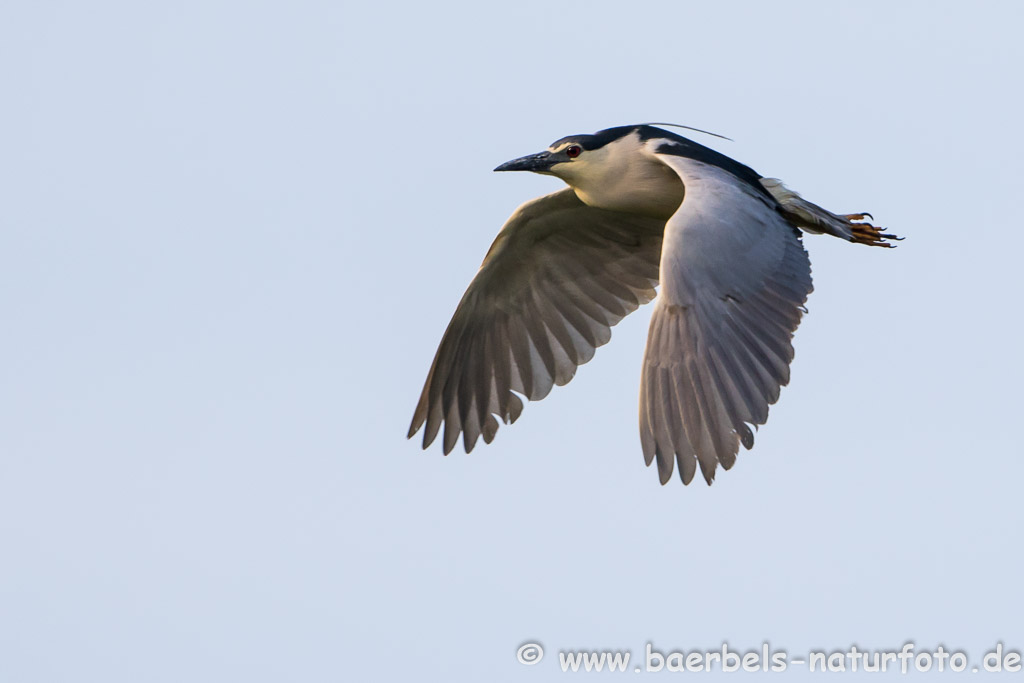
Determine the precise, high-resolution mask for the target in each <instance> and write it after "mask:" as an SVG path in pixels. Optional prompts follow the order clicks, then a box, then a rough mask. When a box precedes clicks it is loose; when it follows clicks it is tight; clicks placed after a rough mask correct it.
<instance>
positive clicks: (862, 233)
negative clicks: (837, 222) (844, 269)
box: [843, 213, 903, 249]
mask: <svg viewBox="0 0 1024 683" xmlns="http://www.w3.org/2000/svg"><path fill="white" fill-rule="evenodd" d="M843 218H845V219H846V221H847V222H848V223H849V224H850V230H851V231H852V232H853V241H854V242H857V243H858V244H866V245H868V246H871V247H886V248H888V249H892V248H894V247H895V246H896V245H895V244H889V243H888V242H886V240H894V241H896V242H899V241H901V240H902V239H903V238H902V237H898V236H896V235H894V234H891V233H887V232H882V228H879V227H876V226H874V225H871V224H870V223H855V222H854V221H861V220H864V219H865V218H871V220H874V216H872V215H871V214H869V213H851V214H847V215H845V216H843Z"/></svg>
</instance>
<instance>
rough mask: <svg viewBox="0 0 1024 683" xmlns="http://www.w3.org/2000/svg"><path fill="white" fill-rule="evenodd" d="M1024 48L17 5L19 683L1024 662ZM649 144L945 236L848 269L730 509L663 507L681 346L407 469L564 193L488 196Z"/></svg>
mask: <svg viewBox="0 0 1024 683" xmlns="http://www.w3.org/2000/svg"><path fill="white" fill-rule="evenodd" d="M1022 23H1024V12H1022V11H1021V9H1020V5H1019V4H1018V3H1013V2H1005V3H997V2H987V3H986V2H979V3H961V2H957V3H939V2H877V3H871V2H860V1H858V2H836V3H822V2H735V3H717V2H663V3H646V2H621V3H598V2H593V3H584V2H573V3H559V2H515V3H511V2H509V3H500V4H495V3H466V4H461V5H460V4H433V3H406V4H401V3H397V4H395V3H387V2H376V3H365V4H356V3H350V2H344V1H343V2H340V3H338V2H288V3H286V2H280V3H267V2H223V1H218V0H214V1H210V0H204V1H203V2H175V3H137V2H121V3H117V2H106V1H99V2H89V3H76V2H63V3H62V2H13V1H9V2H4V3H3V4H2V5H0V86H2V93H3V106H2V108H0V238H2V247H0V311H2V316H3V331H2V333H0V357H2V359H3V362H2V364H0V681H2V682H3V683H28V682H35V681H40V682H57V681H68V682H71V681H97V682H100V681H102V682H105V683H120V682H124V683H129V682H130V683H139V682H143V681H145V682H148V681H161V682H162V681H167V682H176V683H177V682H180V681H193V682H195V681H218V682H220V681H247V682H255V681H303V682H314V681H364V680H381V681H392V680H394V681H409V680H450V681H484V680H516V681H518V680H523V681H546V680H552V679H560V678H561V677H562V676H563V674H561V673H560V672H559V671H558V668H557V666H556V663H555V660H556V659H557V657H556V656H555V653H556V652H557V651H558V650H564V649H571V648H585V649H599V648H615V649H630V650H632V651H633V652H634V653H635V654H639V653H642V651H643V648H644V645H645V643H647V642H653V643H654V646H655V647H656V648H658V649H660V650H679V649H683V650H687V651H688V650H691V649H695V648H707V647H710V648H717V647H720V646H721V643H722V642H723V641H727V642H728V643H729V644H730V646H731V647H732V648H733V649H738V650H746V649H752V648H759V647H760V644H761V643H762V642H763V641H769V642H770V643H771V646H772V647H773V648H775V649H785V650H787V651H788V652H789V653H790V655H791V656H792V657H796V656H799V655H800V654H801V653H802V652H803V651H806V650H808V649H812V648H814V649H825V650H832V649H837V648H841V649H847V648H848V647H849V645H851V644H853V643H856V644H857V645H858V646H860V647H862V648H864V647H866V648H882V649H898V648H899V647H900V646H901V645H902V644H903V643H904V642H905V641H907V640H912V641H914V642H915V643H916V644H917V646H918V648H919V649H924V648H929V649H930V648H933V647H935V645H937V644H940V643H941V644H943V645H945V646H946V647H947V649H963V650H964V651H966V652H967V653H968V654H969V655H970V656H971V658H972V664H977V663H978V660H980V658H981V656H982V655H983V654H984V652H985V651H986V650H988V649H989V648H991V647H993V646H994V645H995V644H996V643H997V642H999V641H1003V642H1005V643H1006V644H1007V646H1008V647H1014V648H1017V649H1020V648H1021V647H1024V628H1022V620H1021V614H1022V613H1024V596H1022V593H1021V578H1020V577H1021V576H1022V575H1024V559H1022V554H1021V548H1020V545H1021V527H1022V523H1024V512H1022V510H1024V507H1022V504H1021V491H1022V489H1021V481H1022V477H1024V462H1022V456H1024V452H1022V450H1024V449H1022V447H1021V433H1020V429H1021V425H1020V412H1021V404H1022V400H1021V384H1022V381H1024V363H1022V360H1021V336H1022V327H1021V323H1020V319H1019V316H1020V312H1021V293H1022V283H1024V276H1022V263H1021V250H1022V248H1024V236H1022V229H1021V226H1022V211H1021V206H1020V201H1019V197H1020V192H1021V190H1020V188H1021V185H1022V181H1024V178H1022V171H1021V155H1022V153H1024V144H1022V134H1021V120H1022V104H1024V100H1022V96H1021V74H1022V69H1024V48H1022V41H1021V39H1020V27H1021V25H1022ZM652 120H653V121H665V120H667V121H674V122H679V123H685V124H690V125H694V126H698V127H703V128H707V129H710V130H714V131H716V132H719V133H722V134H725V135H729V136H731V137H733V138H735V140H736V142H726V141H722V140H715V139H711V138H707V137H703V136H699V135H697V134H694V135H693V137H694V139H697V140H698V141H700V142H702V143H706V144H710V145H712V146H714V147H715V148H717V149H719V150H721V151H723V152H725V153H726V154H729V155H730V156H733V157H735V158H737V159H739V160H741V161H743V162H745V163H747V164H749V165H751V166H753V167H754V168H755V169H756V170H758V171H759V172H760V173H762V174H764V175H768V176H776V177H780V178H782V179H784V180H785V181H786V183H787V184H788V185H790V186H791V187H793V188H794V189H796V190H798V191H800V192H801V193H803V194H804V196H806V197H807V198H809V199H811V200H812V201H815V202H818V203H820V204H822V205H824V206H826V207H828V208H830V209H832V210H834V211H838V212H852V211H860V210H866V211H871V212H872V213H873V214H874V216H875V218H876V219H877V221H878V223H879V224H881V225H884V226H887V227H888V228H890V229H891V230H893V231H895V232H898V233H899V234H901V235H905V236H906V238H907V239H906V241H905V242H903V243H902V244H901V245H900V248H899V249H895V250H889V251H887V250H881V249H868V248H864V247H859V246H856V245H851V244H847V243H843V242H840V241H839V240H834V239H831V238H828V237H814V236H810V237H808V238H807V239H806V240H805V243H806V245H807V248H808V250H809V252H810V254H811V259H812V263H813V268H814V278H815V292H814V294H812V296H811V298H810V301H809V302H808V307H809V309H810V315H808V316H807V317H806V318H805V320H804V322H803V324H802V326H801V327H800V329H799V331H798V332H797V335H796V339H795V347H796V361H795V363H794V365H793V373H792V382H791V384H790V386H789V387H787V388H786V389H785V390H784V391H783V393H782V399H781V401H780V403H779V404H777V405H776V406H775V407H773V409H772V411H771V418H770V420H769V423H768V425H767V426H766V427H764V428H762V429H761V430H760V432H759V434H758V436H757V445H756V447H755V449H754V450H753V451H751V452H742V453H741V455H740V458H739V461H738V463H737V465H736V466H735V467H734V468H733V469H732V470H731V471H729V472H722V471H721V470H719V475H718V479H717V481H716V482H715V484H714V486H712V487H710V488H708V487H707V486H705V485H704V484H703V483H702V482H701V481H700V480H699V478H698V479H697V480H696V481H695V482H694V483H693V484H692V485H691V486H689V487H683V486H682V485H681V483H680V482H679V481H678V479H677V478H673V480H672V481H671V482H670V483H669V484H668V485H667V486H665V487H661V486H659V484H658V480H657V473H656V471H654V470H653V469H647V468H645V467H644V464H643V457H642V454H641V451H640V445H639V438H638V435H637V427H636V399H637V389H638V384H639V368H640V361H641V355H642V352H643V344H644V339H645V335H646V329H647V322H648V319H649V315H650V308H645V309H641V310H640V311H639V312H638V313H636V314H634V315H633V316H631V317H629V318H627V319H626V320H625V321H624V322H623V323H622V324H620V325H619V326H618V327H617V328H616V329H615V331H614V335H613V339H612V341H611V343H610V344H609V345H608V346H606V347H603V348H601V349H600V350H599V351H598V353H597V356H596V358H595V359H594V360H593V361H592V362H591V363H590V364H588V365H586V366H584V367H583V368H581V369H580V371H579V373H578V374H577V376H576V379H575V380H574V381H573V382H572V383H571V384H570V385H568V386H566V387H562V388H556V389H555V390H554V391H553V392H552V394H551V395H550V396H549V397H548V398H547V399H545V400H544V401H543V402H540V403H537V404H529V405H527V407H526V410H525V411H524V413H523V416H522V418H521V419H520V421H519V422H518V423H517V424H515V425H514V426H512V427H505V426H503V427H502V428H501V430H500V431H499V432H498V436H497V439H496V441H495V442H494V443H493V444H491V445H490V446H486V447H483V446H478V448H477V450H476V451H474V452H473V453H472V454H471V455H469V456H467V455H466V454H465V453H462V452H459V451H457V452H455V453H453V454H452V455H450V456H449V457H447V458H444V457H442V456H441V453H440V448H439V445H438V444H435V446H434V447H433V448H431V449H430V450H429V451H428V452H426V453H424V452H422V451H421V450H420V449H419V444H418V442H409V441H406V439H405V432H406V429H407V427H408V421H409V418H410V417H411V414H412V410H413V407H414V406H415V403H416V399H417V398H418V395H419V392H420V389H421V386H422V382H423V379H424V377H425V376H426V372H427V369H428V367H429V364H430V361H431V359H432V357H433V354H434V351H435V349H436V345H437V342H438V341H439V339H440V337H441V334H442V332H443V330H444V328H445V326H446V324H447V323H448V320H449V318H450V316H451V314H452V312H453V311H454V308H455V305H456V303H457V302H458V300H459V297H460V296H461V295H462V292H463V291H464V289H465V287H466V285H467V284H468V283H469V281H470V279H471V278H472V277H473V274H474V272H475V270H476V268H477V266H478V264H479V263H480V260H481V259H482V257H483V255H484V253H485V251H486V250H487V247H488V245H489V244H490V242H491V240H492V239H493V237H494V235H495V233H496V232H497V231H498V229H499V228H500V227H501V224H502V223H503V221H504V220H505V218H506V217H507V216H508V215H509V214H510V213H511V212H512V210H513V209H514V208H515V207H516V206H517V205H518V204H520V203H521V202H523V201H525V200H528V199H530V198H532V197H535V196H537V195H539V194H542V193H546V192H549V191H553V190H555V189H558V188H559V186H560V183H559V182H558V181H557V180H556V179H554V178H546V177H541V176H530V175H523V174H494V173H491V169H492V168H493V167H494V166H496V165H497V164H499V163H501V162H503V161H506V160H508V159H511V158H513V157H517V156H520V155H523V154H527V153H532V152H535V151H539V150H541V149H543V148H544V147H546V146H547V145H548V144H549V143H550V142H551V141H552V140H554V139H556V138H559V137H561V136H563V135H567V134H571V133H584V132H593V131H595V130H598V129H600V128H604V127H608V126H613V125H620V124H625V123H636V122H642V121H652ZM528 640H532V641H537V642H540V643H542V644H543V645H544V647H545V648H546V650H547V652H548V656H547V657H546V658H545V660H544V661H542V662H540V663H539V664H537V665H535V666H533V667H524V666H522V665H520V664H518V663H517V662H516V659H515V652H516V649H517V648H518V647H519V645H520V644H522V643H523V642H525V641H528ZM579 675H580V676H584V677H589V676H594V677H595V678H598V679H600V678H605V677H606V676H599V675H596V674H590V675H589V676H587V675H585V674H579ZM629 675H632V674H629ZM747 675H748V676H749V675H751V674H747ZM620 676H621V674H620ZM788 676H789V677H791V678H794V679H799V678H802V677H805V676H806V674H804V675H802V674H801V672H800V671H799V670H798V669H796V668H794V669H792V670H791V671H790V672H789V673H788ZM741 677H742V674H741Z"/></svg>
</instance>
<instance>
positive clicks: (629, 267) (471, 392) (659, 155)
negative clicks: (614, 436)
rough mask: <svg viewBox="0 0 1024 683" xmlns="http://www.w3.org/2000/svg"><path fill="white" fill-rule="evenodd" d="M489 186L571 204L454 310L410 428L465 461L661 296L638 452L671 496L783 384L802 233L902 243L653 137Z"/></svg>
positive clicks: (541, 165) (547, 157)
mask: <svg viewBox="0 0 1024 683" xmlns="http://www.w3.org/2000/svg"><path fill="white" fill-rule="evenodd" d="M494 170H496V171H533V172H534V173H544V174H547V175H554V176H557V177H559V178H561V179H562V180H564V181H565V182H566V183H567V184H568V185H569V187H568V188H565V189H563V190H560V191H558V192H555V193H553V194H549V195H546V196H543V197H540V198H538V199H534V200H533V201H530V202H527V203H526V204H523V205H522V206H520V207H519V208H518V209H517V210H516V212H515V213H514V214H512V217H511V218H509V220H508V222H507V223H505V225H504V227H503V228H502V229H501V232H499V233H498V236H497V238H496V239H495V240H494V243H493V244H492V245H491V248H490V250H489V251H488V252H487V256H486V257H485V258H484V262H483V264H482V265H481V266H480V270H479V272H478V273H477V275H476V277H475V278H474V279H473V282H472V283H471V284H470V285H469V289H468V290H467V291H466V293H465V295H464V296H463V297H462V301H461V302H460V303H459V306H458V308H457V309H456V311H455V315H454V316H453V317H452V321H451V323H450V324H449V325H448V329H447V330H446V331H445V333H444V337H443V338H442V339H441V345H440V347H439V348H438V350H437V355H436V356H435V357H434V363H433V365H432V366H431V368H430V373H429V374H428V375H427V381H426V385H425V386H424V387H423V393H422V395H421V396H420V400H419V404H418V405H417V406H416V412H415V414H414V415H413V418H412V425H411V426H410V428H409V436H410V437H412V436H413V435H414V434H415V433H416V432H417V431H418V430H419V429H420V427H422V426H424V425H425V426H426V428H425V431H424V435H423V447H424V448H426V447H427V446H429V445H430V444H431V443H432V442H433V441H434V439H435V437H436V436H437V434H438V431H439V430H440V427H441V424H442V423H443V424H444V439H443V442H444V452H445V453H446V454H447V453H449V452H450V451H451V450H452V448H454V446H455V444H456V442H457V441H458V437H459V434H460V433H461V434H462V437H463V443H464V445H465V449H466V452H467V453H468V452H469V451H471V450H472V449H473V446H474V445H475V444H476V442H477V439H478V438H479V437H480V436H481V435H482V436H483V438H484V441H485V442H487V443H490V442H491V440H492V439H493V438H494V435H495V433H496V432H497V430H498V422H497V419H496V417H495V416H497V417H500V418H501V419H502V420H503V421H504V422H505V423H506V424H508V423H511V422H515V421H516V418H518V417H519V415H520V413H521V412H522V409H523V403H522V400H521V399H520V398H519V395H522V396H525V397H526V398H528V399H529V400H531V401H537V400H540V399H542V398H544V397H545V396H547V394H548V392H549V391H550V390H551V386H552V385H553V384H558V385H563V384H565V383H566V382H568V381H569V380H570V379H572V377H573V375H574V374H575V372H576V368H577V366H579V365H581V364H583V363H586V362H587V361H589V360H590V359H591V358H592V357H593V355H594V351H595V349H596V348H597V347H599V346H601V345H602V344H604V343H606V342H607V341H608V340H609V339H610V338H611V327H612V326H613V325H615V324H616V323H618V322H619V321H620V320H621V319H622V318H623V317H624V316H626V315H627V314H629V313H631V312H632V311H634V310H636V309H637V307H638V306H640V305H641V304H644V303H647V302H648V301H650V300H651V299H654V297H655V287H656V286H658V285H659V283H660V285H661V292H660V294H659V295H658V297H657V301H656V302H655V305H654V313H653V314H652V317H651V324H650V329H649V332H648V337H647V350H646V352H645V354H644V362H643V370H642V375H641V380H640V443H641V445H642V448H643V453H644V458H645V460H646V461H647V464H648V465H650V464H651V463H652V462H654V461H655V460H656V461H657V463H658V474H659V477H660V479H661V483H662V484H664V483H666V482H667V481H668V480H669V478H670V477H671V476H672V469H673V463H674V462H678V463H679V475H680V477H681V478H682V480H683V483H684V484H688V483H690V481H691V480H692V479H693V476H694V474H695V472H696V470H697V466H698V465H700V469H701V473H702V474H703V475H704V479H705V480H707V482H708V483H709V484H710V483H711V481H712V480H713V479H714V476H715V468H716V466H717V464H718V463H721V464H722V467H724V468H725V469H729V468H730V467H732V465H733V464H734V463H735V462H736V453H737V451H738V450H739V444H741V443H742V444H743V445H744V446H745V447H746V448H748V449H749V448H751V447H752V446H753V445H754V435H753V432H751V430H750V425H754V426H756V425H761V424H764V423H765V421H766V420H767V419H768V406H769V405H771V404H773V403H775V401H776V400H778V398H779V390H780V387H782V386H785V385H786V383H787V382H788V381H789V364H790V362H791V361H792V360H793V346H792V343H791V340H792V337H793V333H794V331H795V330H796V328H797V325H798V324H799V323H800V317H801V315H802V313H803V312H804V308H803V304H804V302H805V301H806V300H807V295H808V294H810V292H811V290H812V286H811V266H810V262H809V261H808V258H807V252H806V251H804V247H803V243H802V240H801V234H800V231H801V230H803V231H807V232H812V233H828V234H830V235H834V236H836V237H840V238H842V239H845V240H848V241H850V242H857V243H860V244H868V245H873V246H880V247H889V246H892V245H891V244H889V243H888V242H886V240H887V239H896V238H895V236H894V235H888V234H884V233H882V231H881V230H880V229H879V228H877V227H875V226H873V225H871V224H870V223H866V222H862V221H864V219H865V218H868V217H869V214H849V215H842V216H841V215H836V214H833V213H831V212H829V211H826V210H825V209H822V208H821V207H819V206H816V205H814V204H812V203H810V202H808V201H806V200H804V199H802V198H801V197H800V196H799V195H797V194H796V193H795V192H792V191H791V190H788V189H786V188H785V187H784V186H783V185H782V183H781V182H780V181H778V180H775V179H772V178H762V177H761V176H760V175H758V174H757V173H756V172H754V171H753V170H752V169H750V168H749V167H747V166H744V165H743V164H741V163H739V162H737V161H734V160H733V159H730V158H729V157H727V156H725V155H723V154H720V153H719V152H716V151H714V150H712V149H709V148H707V147H704V146H703V145H700V144H697V143H696V142H693V141H692V140H689V139H687V138H685V137H682V136H680V135H677V134H675V133H671V132H669V131H666V130H663V129H661V128H656V127H655V126H654V125H650V124H644V125H636V126H621V127H618V128H609V129H607V130H602V131H600V132H598V133H595V134H593V135H571V136H569V137H565V138H562V139H561V140H558V141H556V142H554V143H553V144H552V145H551V146H550V147H548V149H547V150H546V151H543V152H541V153H539V154H531V155H530V156H525V157H522V158H520V159H515V160H514V161H509V162H508V163H505V164H502V165H501V166H498V168H496V169H494Z"/></svg>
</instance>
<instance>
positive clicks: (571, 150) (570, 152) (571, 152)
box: [565, 145, 583, 159]
mask: <svg viewBox="0 0 1024 683" xmlns="http://www.w3.org/2000/svg"><path fill="white" fill-rule="evenodd" d="M582 151H583V148H582V147H580V146H579V145H569V146H568V147H566V148H565V156H567V157H569V158H570V159H575V158H576V157H578V156H579V155H580V152H582Z"/></svg>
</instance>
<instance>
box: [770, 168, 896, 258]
mask: <svg viewBox="0 0 1024 683" xmlns="http://www.w3.org/2000/svg"><path fill="white" fill-rule="evenodd" d="M761 185H763V186H764V189H766V190H768V193H769V194H771V196H773V197H775V201H777V202H778V203H779V208H780V210H781V211H782V214H783V215H784V216H785V217H786V219H787V220H789V222H790V223H792V224H793V225H795V226H796V227H798V228H800V229H801V230H805V231H807V232H813V233H815V234H819V235H820V234H821V233H827V234H829V235H833V236H835V237H838V238H840V239H844V240H847V241H848V242H857V243H859V244H867V245H870V246H873V247H894V246H896V245H895V244H890V243H889V242H886V240H889V239H891V240H897V241H898V240H901V239H903V238H902V237H897V236H896V235H891V234H888V233H883V232H882V228H878V227H875V226H874V225H871V223H868V222H866V221H865V220H864V219H866V218H870V219H872V220H874V217H873V216H872V215H871V214H869V213H866V212H865V213H851V214H846V215H843V216H840V215H838V214H834V213H832V212H831V211H828V210H827V209H823V208H821V207H820V206H818V205H817V204H812V203H811V202H809V201H807V200H806V199H804V198H803V197H801V196H800V195H799V194H797V193H796V192H794V191H793V190H791V189H789V188H788V187H786V186H785V185H783V184H782V181H781V180H779V179H778V178H761Z"/></svg>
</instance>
